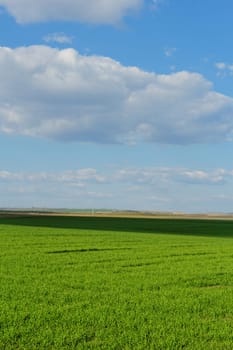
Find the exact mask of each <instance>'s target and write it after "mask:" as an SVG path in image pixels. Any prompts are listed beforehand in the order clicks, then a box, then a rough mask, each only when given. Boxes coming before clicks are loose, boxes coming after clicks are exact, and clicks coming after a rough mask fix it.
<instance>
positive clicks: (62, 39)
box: [43, 33, 73, 44]
mask: <svg viewBox="0 0 233 350" xmlns="http://www.w3.org/2000/svg"><path fill="white" fill-rule="evenodd" d="M43 40H44V41H45V42H46V43H51V42H55V43H58V44H71V43H72V41H73V37H72V36H68V35H66V34H65V33H51V34H48V35H46V36H45V37H44V38H43Z"/></svg>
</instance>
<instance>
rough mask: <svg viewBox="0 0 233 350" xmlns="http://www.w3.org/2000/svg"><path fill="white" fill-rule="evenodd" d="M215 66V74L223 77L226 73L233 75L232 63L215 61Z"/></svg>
mask: <svg viewBox="0 0 233 350" xmlns="http://www.w3.org/2000/svg"><path fill="white" fill-rule="evenodd" d="M215 67H216V68H217V70H218V73H217V75H218V76H220V77H225V76H227V75H230V76H232V75H233V64H229V63H226V62H217V63H215Z"/></svg>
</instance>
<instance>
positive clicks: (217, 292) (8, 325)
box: [0, 216, 233, 350]
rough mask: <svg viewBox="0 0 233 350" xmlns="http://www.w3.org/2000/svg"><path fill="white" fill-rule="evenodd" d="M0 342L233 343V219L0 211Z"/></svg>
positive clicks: (41, 345)
mask: <svg viewBox="0 0 233 350" xmlns="http://www.w3.org/2000/svg"><path fill="white" fill-rule="evenodd" d="M0 281H1V285H0V349H1V350H22V349H27V350H33V349H39V350H42V349H48V350H53V349H54V350H55V349H56V350H62V349H80V350H91V349H103V350H105V349H106V350H113V349H114V350H124V349H128V350H129V349H130V350H131V349H132V350H147V349H148V350H150V349H156V350H157V349H158V350H159V349H161V350H163V349H164V350H166V349H169V350H175V349H197V350H202V349H203V350H204V349H205V350H206V349H216V350H221V349H224V350H227V349H229V350H232V349H233V334H232V326H233V312H232V310H233V222H231V221H212V220H178V219H170V220H165V219H164V220H162V219H136V218H135V219H132V218H124V219H120V218H95V217H90V218H88V217H52V216H50V217H46V216H38V217H18V218H17V217H16V218H5V219H4V218H1V219H0Z"/></svg>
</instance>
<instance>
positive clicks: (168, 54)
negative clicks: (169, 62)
mask: <svg viewBox="0 0 233 350" xmlns="http://www.w3.org/2000/svg"><path fill="white" fill-rule="evenodd" d="M176 51H177V48H176V47H170V48H169V47H168V48H166V49H164V55H165V56H166V57H171V56H173V55H174V53H175V52H176Z"/></svg>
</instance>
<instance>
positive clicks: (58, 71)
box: [0, 0, 233, 212]
mask: <svg viewBox="0 0 233 350" xmlns="http://www.w3.org/2000/svg"><path fill="white" fill-rule="evenodd" d="M232 13H233V3H232V2H231V1H229V0H222V1H221V2H220V1H217V0H212V1H210V0H206V1H204V2H203V1H201V0H196V1H195V2H194V1H193V0H180V1H175V0H157V1H156V0H154V1H152V0H144V1H143V0H122V1H117V2H116V1H115V0H99V1H96V0H85V1H84V0H68V1H67V0H66V1H65V0H56V1H54V0H41V1H40V2H36V1H33V0H0V46H1V48H0V77H1V85H0V147H1V153H0V160H1V164H0V207H57V208H60V207H68V208H90V207H91V208H112V209H141V210H161V211H167V210H169V211H186V212H233V209H232V208H233V164H232V151H233V144H232V142H233V84H232V79H233V57H232V49H231V46H232V45H231V42H232V38H231V36H232V32H233V23H232V18H231V17H232Z"/></svg>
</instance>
